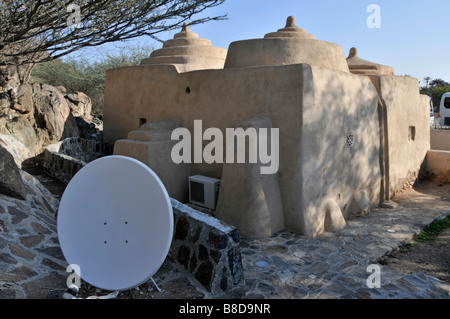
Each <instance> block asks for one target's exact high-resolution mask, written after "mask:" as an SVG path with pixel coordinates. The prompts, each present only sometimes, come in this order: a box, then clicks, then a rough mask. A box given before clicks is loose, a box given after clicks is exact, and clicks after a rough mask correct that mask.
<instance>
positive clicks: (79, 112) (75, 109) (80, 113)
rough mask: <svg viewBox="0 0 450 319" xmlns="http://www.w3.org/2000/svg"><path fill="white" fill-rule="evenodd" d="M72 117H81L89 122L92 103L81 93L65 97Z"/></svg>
mask: <svg viewBox="0 0 450 319" xmlns="http://www.w3.org/2000/svg"><path fill="white" fill-rule="evenodd" d="M65 98H66V99H67V102H68V105H69V108H70V110H71V111H72V114H73V116H75V117H81V118H83V119H84V120H85V121H88V122H89V121H91V120H92V116H91V112H92V101H91V98H90V97H89V96H87V95H86V94H84V93H83V92H77V93H71V94H67V95H66V96H65Z"/></svg>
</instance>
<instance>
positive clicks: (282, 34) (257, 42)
mask: <svg viewBox="0 0 450 319" xmlns="http://www.w3.org/2000/svg"><path fill="white" fill-rule="evenodd" d="M300 63H306V64H311V65H317V66H321V67H325V68H328V69H333V70H338V71H344V72H347V73H348V72H349V69H348V65H347V62H346V59H345V55H344V51H343V50H342V48H341V47H340V46H339V45H337V44H334V43H331V42H326V41H320V40H317V39H316V37H315V36H314V35H313V34H310V33H307V32H306V30H305V29H302V28H299V27H298V26H297V24H296V22H295V18H294V17H293V16H290V17H288V18H287V21H286V27H284V28H283V29H279V30H278V31H276V32H272V33H268V34H266V35H265V36H264V38H263V39H253V40H243V41H236V42H233V43H231V44H230V47H229V49H228V55H227V60H226V62H225V68H235V67H250V66H270V65H271V66H276V65H289V64H300Z"/></svg>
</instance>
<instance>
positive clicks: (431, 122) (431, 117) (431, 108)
mask: <svg viewBox="0 0 450 319" xmlns="http://www.w3.org/2000/svg"><path fill="white" fill-rule="evenodd" d="M428 101H430V126H432V125H434V106H433V100H432V99H431V97H428Z"/></svg>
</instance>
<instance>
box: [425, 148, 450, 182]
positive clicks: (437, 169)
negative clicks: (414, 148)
mask: <svg viewBox="0 0 450 319" xmlns="http://www.w3.org/2000/svg"><path fill="white" fill-rule="evenodd" d="M425 163H426V165H425V170H426V173H427V174H428V176H429V178H430V179H431V180H433V181H435V182H438V183H448V182H450V151H441V150H430V151H428V153H427V157H426V162H425Z"/></svg>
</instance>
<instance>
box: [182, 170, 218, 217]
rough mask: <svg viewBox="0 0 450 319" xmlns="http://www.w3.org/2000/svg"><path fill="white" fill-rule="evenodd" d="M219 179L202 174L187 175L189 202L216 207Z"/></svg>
mask: <svg viewBox="0 0 450 319" xmlns="http://www.w3.org/2000/svg"><path fill="white" fill-rule="evenodd" d="M219 187H220V179H216V178H211V177H207V176H202V175H195V176H190V177H189V202H190V203H191V204H195V205H198V206H201V207H206V208H209V209H212V210H214V209H216V204H217V198H218V196H219Z"/></svg>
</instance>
